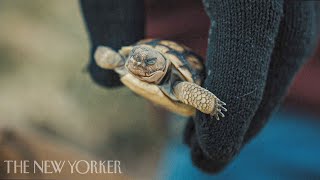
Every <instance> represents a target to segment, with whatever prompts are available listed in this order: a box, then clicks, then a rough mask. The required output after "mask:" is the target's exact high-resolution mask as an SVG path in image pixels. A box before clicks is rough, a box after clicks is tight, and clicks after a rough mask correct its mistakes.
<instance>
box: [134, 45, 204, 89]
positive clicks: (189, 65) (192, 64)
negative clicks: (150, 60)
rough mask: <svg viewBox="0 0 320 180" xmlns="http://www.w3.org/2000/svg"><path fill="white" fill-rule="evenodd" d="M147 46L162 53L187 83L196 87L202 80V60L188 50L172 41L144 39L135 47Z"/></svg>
mask: <svg viewBox="0 0 320 180" xmlns="http://www.w3.org/2000/svg"><path fill="white" fill-rule="evenodd" d="M142 44H143V45H147V46H149V47H150V46H151V47H153V48H155V49H156V50H158V51H160V52H162V53H164V55H165V56H167V57H168V59H169V60H170V61H171V62H172V64H173V65H174V66H175V67H176V68H177V69H178V71H179V72H180V73H181V74H182V75H183V76H184V77H185V80H186V81H188V82H193V83H196V84H198V85H200V84H201V82H202V81H203V79H204V66H203V60H202V58H201V57H200V56H199V55H197V54H195V53H194V52H192V51H191V49H190V48H188V47H186V46H184V45H180V44H178V43H176V42H173V41H168V40H158V39H145V40H142V41H139V42H138V43H137V45H142Z"/></svg>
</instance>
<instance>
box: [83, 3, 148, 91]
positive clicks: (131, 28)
mask: <svg viewBox="0 0 320 180" xmlns="http://www.w3.org/2000/svg"><path fill="white" fill-rule="evenodd" d="M80 5H81V9H82V13H83V17H84V19H85V24H86V27H87V30H88V32H89V38H90V39H89V40H90V44H91V51H90V62H89V65H88V70H89V73H90V75H91V78H92V79H93V80H94V81H95V82H96V83H97V84H99V85H101V86H104V87H116V86H119V85H121V82H120V79H119V75H118V74H117V73H115V72H114V71H113V70H106V69H102V68H100V67H99V66H98V65H97V64H96V62H95V60H94V58H93V54H94V51H95V50H96V48H97V46H99V45H104V46H108V47H111V48H113V49H114V50H118V49H120V48H121V47H122V46H126V45H131V44H133V43H135V42H137V41H139V40H141V39H143V37H144V20H145V18H144V4H143V1H141V0H80Z"/></svg>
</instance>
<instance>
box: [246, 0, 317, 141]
mask: <svg viewBox="0 0 320 180" xmlns="http://www.w3.org/2000/svg"><path fill="white" fill-rule="evenodd" d="M315 3H318V4H319V2H316V1H291V0H286V1H285V4H284V17H283V18H282V20H281V23H280V30H279V34H278V36H277V38H276V46H275V48H274V51H273V54H272V57H271V63H270V67H269V72H268V78H267V83H266V87H265V91H264V94H263V99H262V101H261V104H260V105H259V108H258V110H257V113H256V114H255V116H254V117H253V119H252V121H251V124H250V127H249V130H248V132H247V133H246V136H245V142H247V141H249V140H250V139H251V138H252V137H253V136H255V135H256V134H257V133H258V132H259V131H260V130H261V129H262V127H263V126H264V125H265V123H266V122H267V120H268V119H269V117H270V115H271V114H272V112H273V111H274V110H275V109H277V107H278V106H279V104H280V102H281V101H282V100H283V98H284V96H285V94H286V93H287V91H288V87H289V85H290V84H291V82H292V80H293V78H294V76H295V75H296V73H297V72H298V70H299V69H300V68H301V67H302V65H303V64H304V63H305V61H306V59H307V57H308V56H310V55H311V53H312V52H313V50H314V49H315V47H316V40H317V28H318V25H317V19H316V17H317V13H318V14H319V12H320V9H317V10H316V9H315V8H314V7H318V8H319V6H316V5H315Z"/></svg>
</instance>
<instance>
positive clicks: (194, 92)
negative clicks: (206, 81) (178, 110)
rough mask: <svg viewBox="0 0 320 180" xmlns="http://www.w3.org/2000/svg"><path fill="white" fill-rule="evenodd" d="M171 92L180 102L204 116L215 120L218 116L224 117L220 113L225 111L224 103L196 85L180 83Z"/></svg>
mask: <svg viewBox="0 0 320 180" xmlns="http://www.w3.org/2000/svg"><path fill="white" fill-rule="evenodd" d="M173 92H174V94H175V96H176V97H177V98H178V99H179V100H180V101H181V102H183V103H185V104H188V105H191V106H193V107H195V108H196V109H198V110H199V111H201V112H203V113H205V114H210V115H211V116H215V118H216V119H217V120H219V115H220V116H221V117H224V114H223V113H222V112H221V111H227V109H226V108H225V107H223V106H224V105H226V103H224V102H223V101H221V100H220V99H219V98H217V97H216V96H215V95H214V94H213V93H211V92H210V91H208V90H206V89H204V88H203V87H201V86H198V85H197V84H194V83H190V82H180V83H178V84H177V85H176V86H175V87H174V88H173Z"/></svg>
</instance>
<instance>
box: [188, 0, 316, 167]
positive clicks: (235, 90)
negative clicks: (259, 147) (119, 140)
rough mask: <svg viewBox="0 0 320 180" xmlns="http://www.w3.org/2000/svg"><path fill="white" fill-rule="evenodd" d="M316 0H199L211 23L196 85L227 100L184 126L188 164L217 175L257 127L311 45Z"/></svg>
mask: <svg viewBox="0 0 320 180" xmlns="http://www.w3.org/2000/svg"><path fill="white" fill-rule="evenodd" d="M316 3H317V2H316V1H292V0H284V1H283V0H237V1H234V0H204V5H205V8H206V11H207V14H208V15H209V17H210V19H211V30H210V35H209V45H208V53H207V61H206V68H207V78H206V80H205V82H204V85H203V86H204V87H205V88H207V89H208V90H210V91H211V92H213V93H214V94H216V95H217V97H219V98H220V99H222V100H223V101H225V102H226V103H227V109H228V112H227V113H226V117H225V118H223V119H222V120H220V121H217V120H215V119H213V118H210V117H209V116H208V115H205V114H203V113H200V112H198V113H197V114H196V117H195V118H194V119H191V120H190V121H189V122H188V124H187V127H186V129H185V136H184V140H185V142H186V144H188V145H189V146H190V147H191V156H192V160H193V163H194V164H195V165H196V166H198V167H199V168H201V169H202V170H204V171H207V172H211V173H214V172H218V171H220V170H222V169H223V168H224V167H225V165H226V164H227V163H228V162H229V161H231V160H232V159H233V157H234V156H235V155H237V154H238V153H239V151H240V149H241V147H242V146H243V145H244V144H245V143H246V142H248V141H249V140H250V139H251V138H252V137H253V136H255V135H256V133H257V132H259V130H260V129H261V128H262V127H263V125H264V124H265V122H266V121H267V119H268V118H269V116H270V114H271V113H272V112H273V111H274V110H275V109H276V108H277V107H278V105H279V103H280V102H281V100H282V99H283V97H284V95H285V94H286V92H287V89H288V87H289V85H290V83H291V82H292V79H293V77H294V75H295V74H296V73H297V71H298V70H299V69H300V67H301V66H302V65H303V63H304V62H305V60H306V59H307V57H308V56H309V55H311V52H312V51H313V50H314V48H315V45H316V40H317V28H318V24H317V14H316V13H319V12H320V9H317V8H318V6H317V5H316Z"/></svg>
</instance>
